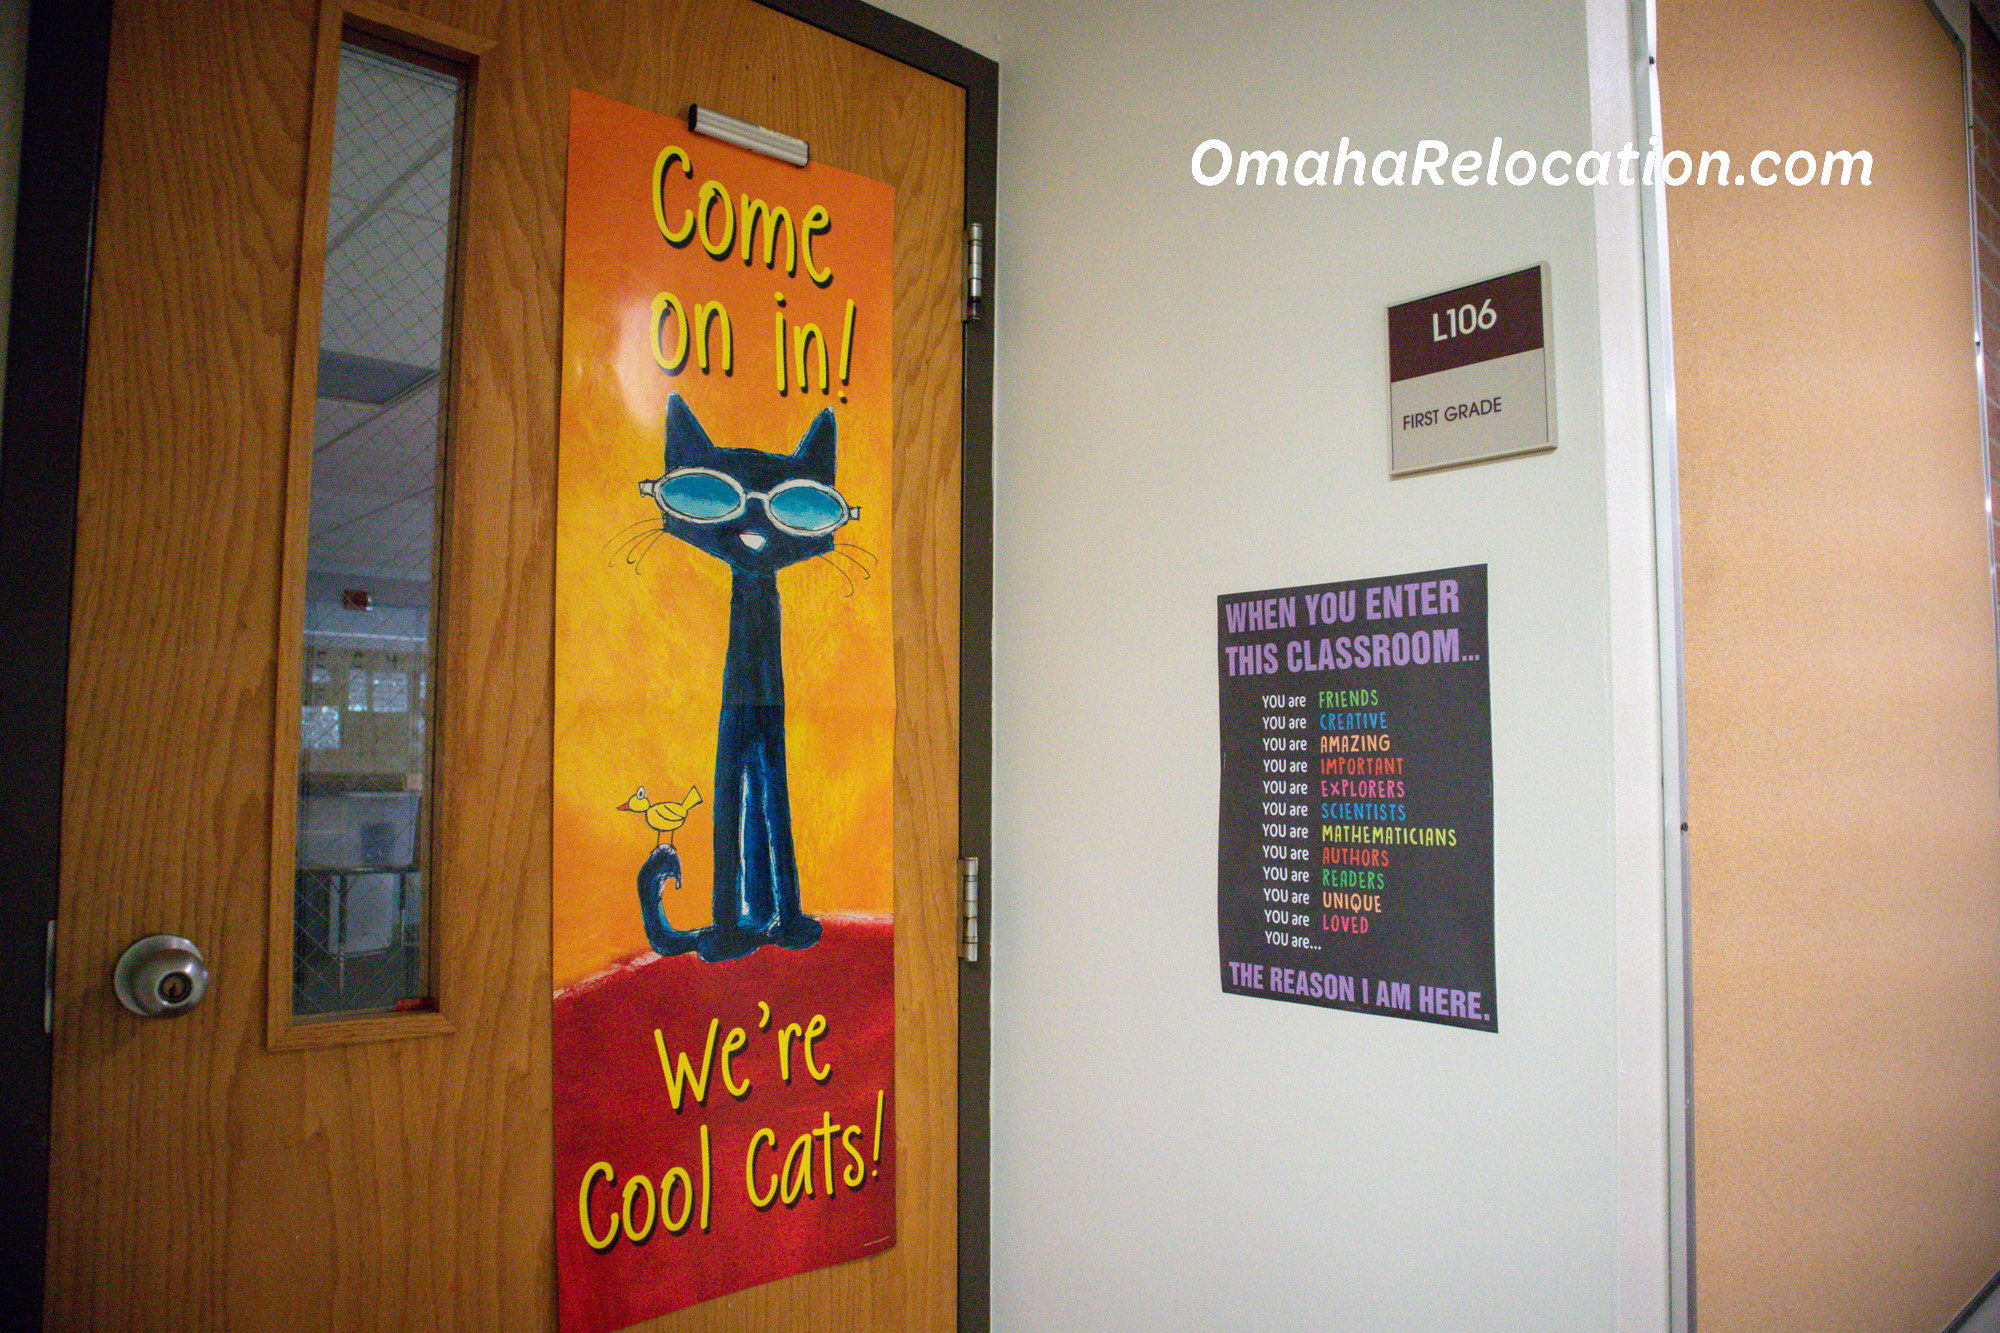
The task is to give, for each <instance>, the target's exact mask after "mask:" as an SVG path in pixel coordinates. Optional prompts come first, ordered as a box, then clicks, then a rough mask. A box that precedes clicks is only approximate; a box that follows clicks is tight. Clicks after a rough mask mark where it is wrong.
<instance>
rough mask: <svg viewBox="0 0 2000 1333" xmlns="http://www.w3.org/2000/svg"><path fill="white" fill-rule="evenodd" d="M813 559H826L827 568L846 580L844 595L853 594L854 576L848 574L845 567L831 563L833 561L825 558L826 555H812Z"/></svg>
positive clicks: (850, 595)
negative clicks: (845, 592)
mask: <svg viewBox="0 0 2000 1333" xmlns="http://www.w3.org/2000/svg"><path fill="white" fill-rule="evenodd" d="M813 559H815V560H826V564H827V568H829V569H831V570H832V571H833V572H834V573H836V574H838V575H840V577H841V578H843V579H845V580H846V581H847V594H846V595H847V596H849V597H852V596H854V578H853V576H852V575H850V574H849V573H848V572H847V571H846V570H845V569H843V568H842V567H841V566H839V565H836V564H834V563H833V561H831V560H827V558H826V557H825V556H824V555H816V556H814V557H813Z"/></svg>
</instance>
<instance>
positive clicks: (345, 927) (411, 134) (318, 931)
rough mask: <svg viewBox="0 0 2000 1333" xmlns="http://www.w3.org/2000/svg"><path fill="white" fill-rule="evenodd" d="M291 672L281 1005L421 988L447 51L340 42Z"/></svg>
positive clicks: (448, 210) (312, 1005)
mask: <svg viewBox="0 0 2000 1333" xmlns="http://www.w3.org/2000/svg"><path fill="white" fill-rule="evenodd" d="M339 80H340V82H339V88H338V93H337V97H336V102H335V112H334V143H333V162H332V175H331V186H330V191H329V194H330V198H329V202H328V209H327V229H326V236H327V241H326V246H327V252H326V279H325V286H324V288H323V290H322V294H321V309H320V357H319V379H318V389H317V398H316V400H315V421H314V437H313V461H312V500H311V518H310V524H309V535H308V538H307V547H306V588H305V651H304V653H303V665H302V670H301V678H300V715H299V826H298V850H297V858H296V859H297V865H296V875H295V881H294V895H293V909H294V910H293V922H294V925H293V941H292V1012H293V1013H294V1014H295V1015H299V1016H302V1017H312V1016H325V1015H334V1014H355V1013H376V1012H383V1011H389V1010H396V1009H411V1008H427V1007H429V1006H430V1001H429V998H428V997H429V995H430V949H429V936H430V931H429V923H428V914H427V907H428V893H427V889H428V880H429V874H428V871H429V861H430V785H431V784H430V775H431V752H430V750H431V747H430V738H431V737H432V736H434V735H435V733H436V728H435V727H434V726H433V725H431V714H432V712H433V711H434V709H435V705H436V698H437V690H436V688H435V680H434V677H435V674H436V664H435V655H434V645H435V643H436V638H437V603H438V599H437V586H438V565H439V552H440V550H441V535H442V520H441V513H442V509H441V502H442V498H443V471H442V461H443V460H442V445H443V442H444V439H445V416H444V405H445V398H444V395H443V392H442V386H443V383H444V375H445V368H446V364H447V356H448V352H449V344H450V339H449V328H448V311H449V309H450V305H451V267H452V266H451V256H452V237H453V219H454V211H453V210H454V208H455V204H456V183H457V177H458V145H459V139H460V120H461V116H462V103H463V98H464V86H465V85H464V78H463V75H462V73H461V72H458V71H454V70H452V69H450V68H449V67H445V66H441V65H440V64H438V62H436V61H433V60H431V59H430V58H428V57H424V56H418V55H416V54H414V53H399V52H397V51H396V50H394V49H392V48H388V47H385V46H384V45H383V44H381V43H379V42H376V41H375V40H373V39H372V38H363V37H358V36H356V37H353V38H351V39H350V40H349V41H347V42H345V43H343V45H342V48H341V56H340V75H339Z"/></svg>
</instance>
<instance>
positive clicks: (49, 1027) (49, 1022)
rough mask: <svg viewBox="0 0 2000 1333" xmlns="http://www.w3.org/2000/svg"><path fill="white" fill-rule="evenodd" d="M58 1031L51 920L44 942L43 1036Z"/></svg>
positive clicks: (52, 921) (54, 944)
mask: <svg viewBox="0 0 2000 1333" xmlns="http://www.w3.org/2000/svg"><path fill="white" fill-rule="evenodd" d="M55 1030H56V921H55V918H54V917H50V918H49V929H48V933H47V934H46V935H45V936H44V937H43V940H42V1035H43V1036H44V1037H46V1036H48V1035H49V1034H51V1033H52V1032H54V1031H55Z"/></svg>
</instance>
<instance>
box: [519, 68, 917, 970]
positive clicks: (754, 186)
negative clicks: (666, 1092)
mask: <svg viewBox="0 0 2000 1333" xmlns="http://www.w3.org/2000/svg"><path fill="white" fill-rule="evenodd" d="M669 144H674V145H678V146H679V147H681V148H682V149H684V150H685V151H686V152H687V155H688V156H689V158H691V159H692V163H693V173H694V174H693V177H692V178H691V179H690V178H688V177H686V176H684V175H682V174H681V172H680V170H679V168H678V167H674V168H672V169H670V171H669V174H668V177H667V181H666V186H665V188H664V190H663V198H664V203H665V208H666V217H667V221H668V222H669V224H675V223H678V221H679V219H680V217H681V215H682V212H683V210H685V209H690V208H692V207H694V205H695V202H696V192H697V191H698V190H699V189H700V188H701V186H702V184H703V183H704V182H706V181H709V180H715V181H717V182H719V183H720V184H722V185H723V186H725V187H726V188H727V189H728V191H729V197H730V200H731V203H732V204H736V203H737V201H738V200H740V198H741V197H742V196H743V195H746V194H747V195H748V196H749V197H750V198H752V199H762V200H764V201H765V202H766V203H767V204H770V205H774V206H782V207H784V208H786V209H788V210H789V211H790V213H791V216H792V219H793V221H794V223H795V224H797V223H798V222H800V221H802V220H803V219H804V217H805V215H806V212H807V211H808V210H809V209H810V208H811V207H812V206H813V205H815V204H817V205H820V206H821V207H823V208H825V209H826V210H827V211H828V212H829V213H830V214H831V215H832V221H833V225H832V227H831V229H830V230H828V231H826V232H824V233H821V234H819V235H817V236H815V237H814V238H813V244H812V253H813V259H814V261H815V263H816V264H817V266H818V267H819V268H820V270H821V271H823V272H824V271H825V270H828V269H831V270H832V273H833V278H832V281H831V282H830V283H829V284H828V285H827V286H826V287H824V288H820V287H817V286H815V285H814V284H813V282H812V280H811V279H810V278H809V277H808V276H807V275H806V266H805V261H804V256H803V254H801V256H800V259H799V263H798V271H797V273H796V274H795V275H793V274H788V273H787V272H786V271H785V247H784V245H783V244H782V241H781V242H780V244H779V245H778V247H777V251H776V264H775V266H774V267H772V268H766V267H765V266H764V263H763V247H762V239H763V238H762V234H761V228H760V234H759V236H758V243H757V245H756V246H754V247H753V250H752V255H751V261H750V262H749V263H747V264H746V263H745V262H744V260H743V257H742V236H741V233H740V229H739V231H738V233H737V235H736V236H735V239H734V244H733V245H732V248H731V250H730V253H729V255H728V256H727V257H726V258H724V259H716V258H712V257H710V255H709V254H708V252H707V251H706V250H704V249H703V247H702V242H701V239H700V238H699V235H697V237H696V238H695V239H694V240H692V241H690V242H689V243H688V244H687V245H686V246H685V247H682V248H675V247H673V246H671V245H669V244H668V243H667V241H666V240H665V239H664V237H663V236H662V235H661V233H660V229H659V225H658V223H657V222H656V221H655V219H654V215H653V205H652V202H651V198H652V194H651V192H652V181H653V164H654V161H655V159H656V158H657V157H658V155H659V153H660V150H661V149H662V148H664V147H666V146H667V145H669ZM569 151H570V157H569V199H568V220H567V234H566V244H565V250H564V274H563V364H562V375H563V380H562V414H561V427H560V432H561V433H560V446H559V447H560V458H559V460H558V471H557V522H556V646H555V653H556V660H555V775H554V776H555V784H554V785H555V868H554V869H555V912H554V979H555V985H556V987H557V988H558V989H560V988H561V987H563V986H565V985H567V984H569V983H571V982H574V981H576V980H578V979H580V978H582V977H585V976H588V975H590V974H592V973H594V972H597V971H600V970H602V969H603V968H604V967H606V966H608V965H610V964H612V963H616V962H621V961H623V960H625V959H627V958H630V957H631V956H633V955H634V954H637V953H640V952H642V951H644V950H645V948H646V937H645V932H644V931H643V930H642V929H641V927H640V924H639V914H638V897H637V889H636V876H637V874H638V869H639V866H640V863H641V862H642V861H644V859H645V857H646V855H647V853H648V852H650V851H651V850H652V848H653V845H654V842H655V835H654V833H653V832H652V831H651V830H649V829H648V828H647V827H646V825H645V822H644V820H643V818H642V817H641V816H639V815H637V814H631V813H627V812H622V811H620V810H619V809H618V808H617V807H618V806H619V804H620V803H621V802H623V801H625V800H626V799H627V798H628V797H630V796H631V795H632V793H633V791H634V789H635V788H637V787H639V786H641V785H644V786H645V788H646V791H647V794H648V795H649V796H651V797H652V798H653V799H655V800H673V801H678V800H680V798H681V797H682V796H683V795H685V794H686V792H687V789H688V787H689V786H690V785H693V786H697V787H699V788H700V789H701V793H702V804H701V805H699V806H697V807H696V808H695V810H694V812H693V814H692V816H691V817H690V818H689V819H688V822H687V824H686V825H685V826H684V827H683V828H682V829H681V830H680V831H679V832H678V833H677V834H676V835H675V838H674V843H675V846H676V847H678V848H679V849H680V854H681V860H682V865H683V868H684V872H685V884H686V887H684V888H683V889H681V890H680V891H679V892H678V893H676V892H675V891H674V890H672V889H671V888H670V889H668V890H667V891H666V893H665V895H664V896H665V898H666V911H667V916H668V919H669V920H670V921H671V922H672V923H673V924H674V925H675V926H676V927H679V928H682V929H693V928H695V927H698V926H702V925H706V924H708V923H709V921H710V908H709V902H710V900H709V891H710V886H711V884H712V883H713V874H712V867H713V857H712V854H711V849H710V840H711V838H712V837H713V830H714V825H713V822H712V820H711V815H712V814H713V809H714V793H713V792H712V791H711V790H710V787H711V784H712V782H713V778H714V769H715V732H716V717H717V712H718V709H719V707H720V701H721V692H722V665H723V655H724V650H725V648H726V646H727V644H728V640H729V585H730V575H729V569H728V567H727V566H725V565H724V564H723V563H722V562H720V561H718V560H716V559H714V558H713V557H711V556H707V555H703V554H702V553H700V552H699V551H696V550H695V549H694V548H693V547H691V546H688V545H686V544H685V543H683V542H680V541H678V540H676V539H675V538H673V537H670V536H658V535H654V536H651V537H647V538H645V539H644V540H641V541H639V542H638V543H637V545H632V544H630V543H629V541H628V539H630V538H633V537H634V536H635V535H640V534H645V533H647V532H648V531H649V530H650V531H652V532H654V533H657V529H658V514H659V511H658V509H657V508H656V507H655V506H654V504H653V502H652V500H650V499H648V498H647V497H646V496H644V495H642V494H640V492H639V482H640V481H642V480H644V479H647V478H652V477H657V476H659V475H660V474H661V472H662V470H663V465H662V454H663V449H664V422H665V420H666V404H667V397H668V395H669V393H674V392H678V393H679V394H681V395H682V396H683V397H684V398H686V399H687V403H688V406H689V407H691V408H693V409H694V413H695V416H696V417H697V418H698V419H699V420H700V421H701V424H702V426H703V428H704V429H705V430H706V431H707V432H708V435H709V438H710V439H711V440H712V441H714V443H715V444H717V445H718V446H720V447H722V448H756V449H765V450H770V451H774V452H780V453H789V452H791V450H792V449H793V448H794V447H795V446H796V445H797V443H798V441H799V438H800V437H801V436H802V435H803V434H804V433H805V430H806V428H807V426H808V425H809V424H810V422H811V421H812V418H813V416H814V415H815V414H816V413H818V412H819V411H820V409H821V408H824V407H831V408H832V409H833V410H834V414H835V417H836V420H837V425H838V442H839V471H838V474H837V478H836V485H837V486H838V488H839V490H840V492H841V493H842V494H843V495H844V496H846V497H847V500H848V503H850V504H856V505H859V506H861V517H860V519H859V520H857V521H854V522H851V523H849V524H848V525H847V526H845V527H843V528H841V529H840V530H839V531H838V532H837V533H836V534H835V540H836V541H842V542H852V543H857V544H859V545H860V546H861V547H864V548H866V553H857V555H856V558H857V559H858V560H859V562H860V567H856V565H854V564H852V563H850V562H849V561H847V560H843V559H841V558H840V557H838V556H835V557H829V558H828V559H818V560H807V561H804V562H802V563H800V564H798V565H795V566H793V567H792V568H790V569H788V570H785V571H784V572H782V573H781V574H779V576H778V584H779V589H780V593H781V595H782V597H783V606H784V612H783V614H784V645H783V652H784V664H785V697H786V704H787V708H786V728H787V755H788V759H789V768H790V779H791V803H792V832H793V838H794V841H795V844H796V847H797V851H798V861H799V880H800V886H801V891H802V894H803V897H804V902H805V908H806V910H807V911H808V912H812V913H815V914H817V913H823V912H843V911H844V912H862V913H869V914H874V915H880V916H887V915H889V914H890V912H891V910H892V906H893V902H894V897H893V894H894V886H893V861H892V851H893V848H892V845H891V831H892V828H893V821H892V817H891V781H892V769H893V762H894V747H895V715H894V714H895V662H894V655H893V652H894V650H893V643H892V635H891V629H892V626H891V602H890V597H889V584H890V578H891V571H890V568H889V552H890V541H889V501H890V490H889V488H890V441H891V438H892V436H891V425H892V421H891V411H892V404H891V401H890V396H891V365H890V344H889V328H890V316H891V287H890V265H891V259H892V253H891V250H892V247H891V238H892V228H893V223H894V208H895V192H894V191H893V190H892V189H891V188H890V187H889V186H887V185H884V184H882V183H880V182H878V181H871V180H867V179H864V178H862V177H859V176H855V175H852V174H850V173H847V172H843V171H839V170H836V169H834V168H831V167H827V166H822V165H819V164H817V163H815V164H813V165H811V166H808V167H806V168H804V169H800V168H797V167H792V166H788V165H786V164H784V163H781V162H777V161H774V160H772V159H769V158H764V157H760V156H757V155H755V154H752V153H749V152H746V151H744V150H742V149H738V148H735V147H732V146H730V145H728V144H724V143H721V142H718V141H716V140H712V139H707V138H703V137H701V136H699V135H694V134H691V133H690V132H689V131H688V129H687V125H686V123H685V122H684V121H679V120H674V119H670V118H668V117H665V116H660V115H655V114H653V113H651V112H647V111H642V110H638V109H636V108H633V107H628V106H623V105H621V104H619V103H616V102H612V101H609V100H607V99H605V98H601V97H597V96H594V95H592V94H589V93H583V92H578V93H574V94H573V95H572V100H571V107H570V149H569ZM721 222H722V209H721V207H720V205H717V206H716V207H715V209H714V212H713V223H714V224H715V225H714V226H713V227H712V229H711V235H712V236H714V237H715V238H716V239H718V240H719V233H720V230H721ZM802 239H803V238H802ZM660 292H672V293H673V294H674V295H676V296H678V297H679V298H680V300H681V302H682V303H683V305H684V306H686V307H687V309H688V310H689V312H690V313H692V312H693V309H694V307H695V306H696V305H697V304H698V303H700V302H703V301H720V302H721V303H722V305H723V307H724V308H725V309H726V310H727V311H728V313H729V317H730V322H731V326H732V329H733V334H734V344H735V364H734V369H733V373H729V374H725V373H724V372H723V361H722V354H721V353H722V339H721V336H720V334H721V328H720V324H719V322H718V324H717V326H716V328H715V329H714V331H713V341H712V347H713V353H714V354H713V359H712V360H711V362H710V370H709V372H708V373H703V372H702V371H701V370H700V369H699V368H698V365H697V362H696V358H695V356H694V354H693V350H692V348H690V352H689V355H688V357H687V360H686V363H685V364H684V365H683V366H682V367H681V369H680V372H679V373H678V374H676V375H668V374H667V373H666V372H664V371H663V370H661V368H660V366H659V364H658V363H657V361H656V360H655V357H654V352H653V342H652V333H651V330H650V328H649V323H650V318H651V312H652V303H653V298H654V296H655V295H656V294H658V293H660ZM779 293H782V294H783V296H784V297H785V305H784V306H783V308H782V313H783V314H784V316H785V318H786V320H787V321H788V327H789V330H796V329H797V328H798V327H800V326H801V325H804V324H807V323H811V324H815V325H817V326H818V327H819V329H820V331H821V333H822V334H824V335H825V337H826V339H827V344H828V348H827V350H828V364H829V371H830V375H831V378H832V386H831V390H830V391H829V392H827V393H825V394H822V393H821V392H820V391H819V386H818V377H817V367H816V364H811V365H809V369H810V371H811V373H812V374H813V387H812V389H811V390H810V391H807V392H802V391H801V389H800V387H799V385H798V384H797V383H796V382H793V383H792V384H791V386H790V391H789V392H788V393H785V394H780V393H779V391H778V387H777V377H776V372H775V369H774V359H775V358H774V344H775V329H774V324H775V321H774V316H775V315H777V314H778V313H780V307H779V306H778V305H777V302H776V300H775V296H776V295H777V294H779ZM850 299H851V300H853V301H854V302H855V304H856V307H857V309H856V315H855V330H854V340H853V347H852V351H851V355H850V361H849V371H850V378H849V380H848V382H847V383H846V384H842V383H841V382H840V379H839V370H840V350H841V336H842V325H843V321H844V315H845V310H846V305H847V302H848V301H849V300H850ZM671 323H672V321H671V318H669V320H668V324H669V332H668V334H667V336H666V341H667V343H668V346H669V349H671V347H672V343H673V336H672V333H671ZM790 338H791V334H790V333H789V332H788V334H787V343H788V345H787V349H786V360H787V365H788V371H789V369H790V368H791V367H792V366H793V364H794V363H793V353H792V350H791V347H790V345H789V344H790ZM810 361H811V362H812V363H816V361H817V358H816V357H814V358H811V359H810ZM788 379H793V380H794V381H795V379H796V377H795V376H794V375H791V374H789V373H788ZM843 394H844V395H845V401H843V399H842V395H843ZM753 503H754V502H753ZM835 565H839V566H842V567H844V568H845V569H846V571H847V572H846V574H843V573H841V572H839V570H837V569H836V568H835V567H834V566H835ZM862 568H866V569H868V570H871V571H872V577H863V574H862ZM850 579H851V580H852V583H851V586H850Z"/></svg>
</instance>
